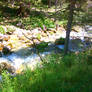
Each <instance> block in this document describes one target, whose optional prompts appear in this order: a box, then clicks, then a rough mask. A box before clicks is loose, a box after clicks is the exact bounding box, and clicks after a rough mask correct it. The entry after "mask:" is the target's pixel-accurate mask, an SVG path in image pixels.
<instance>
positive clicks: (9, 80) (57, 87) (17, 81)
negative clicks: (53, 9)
mask: <svg viewBox="0 0 92 92" xmlns="http://www.w3.org/2000/svg"><path fill="white" fill-rule="evenodd" d="M90 53H91V52H87V53H80V54H78V53H77V54H74V53H71V54H69V55H67V56H63V55H61V54H52V55H48V56H47V57H46V58H45V59H46V61H44V63H43V67H38V68H36V69H35V70H34V71H31V70H30V69H27V70H26V71H23V73H21V74H19V75H16V76H15V77H11V76H10V75H9V74H8V75H7V74H6V73H5V72H4V73H3V80H2V82H1V84H0V85H1V92H91V91H92V64H91V63H90V64H89V63H88V62H89V61H90V62H92V55H91V54H90ZM88 56H90V59H89V58H88Z"/></svg>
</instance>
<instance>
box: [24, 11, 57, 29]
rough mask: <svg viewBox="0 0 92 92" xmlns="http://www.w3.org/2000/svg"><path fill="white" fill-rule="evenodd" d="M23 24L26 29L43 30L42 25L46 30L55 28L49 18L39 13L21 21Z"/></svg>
mask: <svg viewBox="0 0 92 92" xmlns="http://www.w3.org/2000/svg"><path fill="white" fill-rule="evenodd" d="M23 24H24V25H26V29H28V28H31V29H33V28H36V27H41V28H43V25H45V26H46V27H47V28H53V27H55V24H54V22H53V21H52V20H50V19H49V18H46V17H45V16H44V15H43V14H41V13H34V14H33V15H31V16H30V17H28V18H26V19H23Z"/></svg>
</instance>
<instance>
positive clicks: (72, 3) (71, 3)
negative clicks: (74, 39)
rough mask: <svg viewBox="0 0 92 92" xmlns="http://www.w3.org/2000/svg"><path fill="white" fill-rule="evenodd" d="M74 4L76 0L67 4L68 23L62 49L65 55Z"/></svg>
mask: <svg viewBox="0 0 92 92" xmlns="http://www.w3.org/2000/svg"><path fill="white" fill-rule="evenodd" d="M75 4H76V0H71V2H70V4H69V17H68V23H67V30H66V40H65V48H64V50H65V51H64V53H65V54H67V52H68V45H69V37H70V31H71V27H72V21H73V14H74V8H75Z"/></svg>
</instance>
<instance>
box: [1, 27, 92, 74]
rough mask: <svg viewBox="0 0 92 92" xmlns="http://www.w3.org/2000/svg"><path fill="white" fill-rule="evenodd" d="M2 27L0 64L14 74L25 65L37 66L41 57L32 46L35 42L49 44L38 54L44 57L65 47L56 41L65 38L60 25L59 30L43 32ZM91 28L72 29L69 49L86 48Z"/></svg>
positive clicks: (90, 37)
mask: <svg viewBox="0 0 92 92" xmlns="http://www.w3.org/2000/svg"><path fill="white" fill-rule="evenodd" d="M2 28H3V29H4V31H5V33H4V34H0V56H1V57H0V63H2V64H3V63H6V66H8V67H7V69H8V70H11V69H12V70H14V72H16V73H20V72H21V71H22V70H23V69H25V67H26V66H28V67H30V68H31V69H33V68H34V67H35V66H36V65H37V64H40V57H39V56H38V54H37V52H36V48H35V46H33V45H34V43H35V44H36V45H38V44H40V43H42V42H45V43H48V44H47V46H46V47H45V48H44V51H43V52H40V55H41V56H43V57H44V56H45V55H48V54H50V53H52V52H57V50H58V49H63V48H64V43H63V42H62V43H63V44H60V43H58V44H56V41H57V39H60V38H65V36H66V31H65V29H64V28H63V27H62V26H60V27H59V28H58V30H55V29H48V30H42V29H41V28H36V29H34V30H25V29H20V28H17V27H15V26H2ZM91 29H92V26H90V27H89V26H86V28H85V29H84V28H82V27H79V26H75V27H73V30H72V32H71V34H70V44H69V49H70V50H71V51H81V50H83V49H85V48H86V47H89V46H90V45H91V42H92V33H91V31H92V30H91ZM61 41H62V40H61ZM43 46H44V45H43ZM40 48H43V47H42V46H41V47H40ZM3 65H4V64H3Z"/></svg>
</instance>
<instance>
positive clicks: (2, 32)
mask: <svg viewBox="0 0 92 92" xmlns="http://www.w3.org/2000/svg"><path fill="white" fill-rule="evenodd" d="M0 33H1V34H5V30H4V28H3V27H2V26H0Z"/></svg>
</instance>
